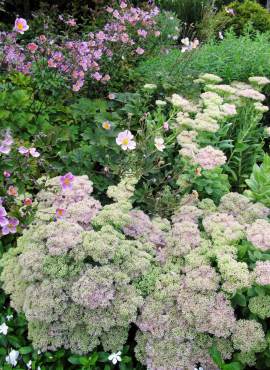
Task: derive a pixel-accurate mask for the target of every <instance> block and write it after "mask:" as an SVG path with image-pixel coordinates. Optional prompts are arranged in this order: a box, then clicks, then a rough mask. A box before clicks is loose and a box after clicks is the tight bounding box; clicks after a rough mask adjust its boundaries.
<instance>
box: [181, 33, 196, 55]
mask: <svg viewBox="0 0 270 370" xmlns="http://www.w3.org/2000/svg"><path fill="white" fill-rule="evenodd" d="M181 43H182V44H183V45H184V46H183V47H182V49H181V51H182V53H185V52H186V51H191V50H192V49H196V48H197V47H198V46H199V44H200V42H199V40H198V39H194V40H193V41H190V40H189V38H188V37H185V38H184V39H182V40H181Z"/></svg>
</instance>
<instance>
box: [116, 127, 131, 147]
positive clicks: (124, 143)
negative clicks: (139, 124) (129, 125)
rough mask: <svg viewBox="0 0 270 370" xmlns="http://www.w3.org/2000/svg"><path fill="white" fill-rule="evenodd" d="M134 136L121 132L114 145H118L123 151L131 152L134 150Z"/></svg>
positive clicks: (128, 132)
mask: <svg viewBox="0 0 270 370" xmlns="http://www.w3.org/2000/svg"><path fill="white" fill-rule="evenodd" d="M133 139H134V136H133V135H132V133H131V132H130V131H129V130H125V131H122V132H120V133H119V134H118V136H117V138H116V144H117V145H120V146H121V148H122V149H123V150H127V149H128V150H133V149H135V148H136V142H135V141H134V140H133Z"/></svg>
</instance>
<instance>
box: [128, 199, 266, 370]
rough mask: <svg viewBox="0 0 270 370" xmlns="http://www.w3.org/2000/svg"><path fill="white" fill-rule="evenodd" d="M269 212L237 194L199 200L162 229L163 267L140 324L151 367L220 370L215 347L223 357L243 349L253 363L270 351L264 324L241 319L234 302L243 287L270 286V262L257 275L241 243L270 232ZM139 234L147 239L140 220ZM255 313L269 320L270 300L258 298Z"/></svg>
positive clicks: (142, 356)
mask: <svg viewBox="0 0 270 370" xmlns="http://www.w3.org/2000/svg"><path fill="white" fill-rule="evenodd" d="M269 214H270V210H269V209H268V208H266V207H264V206H263V205H262V204H260V203H256V204H253V203H251V202H250V201H249V199H248V198H246V197H245V196H243V195H240V194H237V193H228V194H226V195H225V196H223V197H222V198H221V201H220V204H219V206H215V205H214V203H213V202H212V201H211V200H210V199H204V200H202V201H199V200H198V199H196V198H195V197H193V200H192V201H191V202H188V203H186V202H183V204H182V205H181V206H180V208H179V209H178V210H177V212H175V214H174V216H173V217H172V223H171V227H170V228H167V230H166V229H165V228H164V227H163V233H164V234H163V238H164V240H165V245H164V246H163V247H162V254H163V260H162V261H161V268H160V271H159V274H158V275H157V276H155V280H154V281H152V283H153V286H152V287H151V289H150V293H149V294H148V295H147V297H146V298H145V301H144V305H143V307H142V310H141V314H140V316H139V318H138V320H137V325H138V327H139V329H140V330H139V332H138V333H137V347H136V355H137V357H138V359H139V360H140V361H141V362H142V363H144V364H145V365H146V366H147V368H148V369H152V370H154V369H166V370H175V369H191V368H194V367H196V366H197V367H199V366H201V367H203V368H206V369H210V370H211V369H218V368H217V366H216V365H215V364H214V363H213V362H212V359H211V357H210V355H209V349H210V348H211V346H212V345H215V346H216V347H217V349H218V350H219V351H220V353H221V355H222V357H223V359H224V360H226V359H230V358H231V357H232V354H233V353H234V352H235V351H238V354H239V356H240V357H241V358H242V359H243V361H246V363H250V364H251V363H252V361H254V357H255V353H256V352H261V351H263V350H264V349H265V348H266V343H267V342H266V337H265V333H264V330H263V327H262V325H261V323H260V322H257V321H255V320H251V319H250V320H245V319H241V320H238V318H237V316H236V313H235V311H234V308H233V305H232V303H231V298H232V297H233V296H234V295H235V293H236V292H237V291H238V290H239V289H242V288H249V287H251V286H252V285H254V284H258V285H264V284H269V262H263V261H258V262H257V264H256V266H255V267H254V268H253V270H250V268H249V266H248V265H247V264H246V263H245V262H240V261H239V260H238V246H239V243H240V242H241V241H243V242H246V243H247V240H249V235H250V232H251V231H250V230H254V229H256V227H257V224H258V223H259V222H265V227H266V224H267V227H269V226H270V223H269V221H268V216H269ZM136 225H137V227H136ZM148 229H149V227H147V230H148ZM137 230H138V232H139V233H141V234H142V225H141V223H140V222H137V221H136V217H133V224H132V231H133V233H135V232H137ZM259 230H260V224H259ZM145 231H146V227H145ZM254 232H255V231H254ZM147 235H148V238H149V237H150V235H151V234H149V233H148V231H146V232H145V233H144V235H143V237H144V238H146V240H147ZM254 247H257V246H256V244H254ZM249 310H250V312H251V313H253V314H256V315H257V316H259V317H260V318H262V319H265V318H268V317H269V315H270V313H269V297H266V296H258V297H254V298H252V299H251V300H250V303H249ZM246 338H249V340H248V341H247V340H246Z"/></svg>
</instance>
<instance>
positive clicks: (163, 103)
mask: <svg viewBox="0 0 270 370" xmlns="http://www.w3.org/2000/svg"><path fill="white" fill-rule="evenodd" d="M166 104H167V103H166V102H165V101H164V100H156V105H159V106H164V105H166Z"/></svg>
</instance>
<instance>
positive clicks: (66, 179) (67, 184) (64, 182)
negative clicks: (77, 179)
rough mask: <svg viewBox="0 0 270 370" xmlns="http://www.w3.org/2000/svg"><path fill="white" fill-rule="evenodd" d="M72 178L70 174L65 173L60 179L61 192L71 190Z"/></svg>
mask: <svg viewBox="0 0 270 370" xmlns="http://www.w3.org/2000/svg"><path fill="white" fill-rule="evenodd" d="M73 181H74V176H73V175H72V173H71V172H68V173H66V174H65V175H64V176H61V177H60V182H61V187H62V190H71V189H72V186H73Z"/></svg>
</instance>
